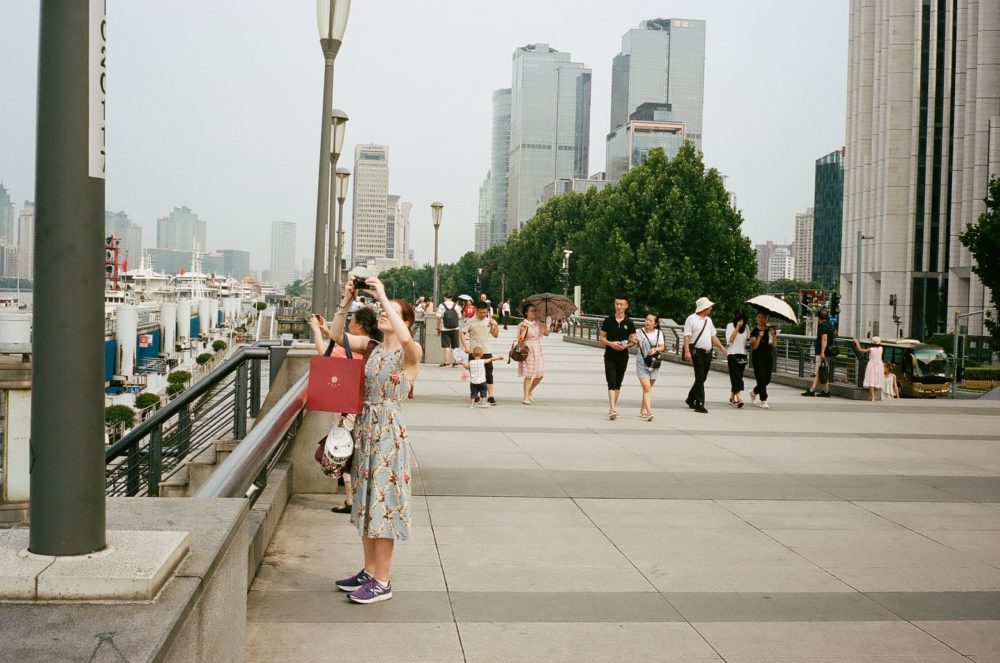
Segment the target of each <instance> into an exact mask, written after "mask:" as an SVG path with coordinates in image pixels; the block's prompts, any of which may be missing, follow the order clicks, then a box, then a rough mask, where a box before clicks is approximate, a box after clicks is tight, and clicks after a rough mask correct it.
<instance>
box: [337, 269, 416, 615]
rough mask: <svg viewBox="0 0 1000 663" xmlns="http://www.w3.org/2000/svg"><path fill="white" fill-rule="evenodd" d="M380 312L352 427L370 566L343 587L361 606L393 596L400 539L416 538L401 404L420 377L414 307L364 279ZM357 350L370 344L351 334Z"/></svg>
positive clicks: (357, 502)
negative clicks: (409, 384)
mask: <svg viewBox="0 0 1000 663" xmlns="http://www.w3.org/2000/svg"><path fill="white" fill-rule="evenodd" d="M366 282H367V284H368V286H369V289H370V290H371V291H373V292H374V293H375V301H376V302H378V304H379V305H380V307H381V315H380V316H379V323H378V328H379V331H381V332H382V335H383V342H382V344H381V345H379V346H378V347H377V348H376V349H375V350H374V351H373V352H372V354H371V356H370V357H369V358H368V363H367V364H366V365H365V402H364V407H363V408H362V410H361V413H360V414H358V416H357V418H356V420H355V424H354V434H355V439H354V461H353V465H354V479H355V481H354V500H353V502H354V504H353V509H352V511H351V522H352V523H353V524H355V525H357V527H358V533H359V534H360V535H361V545H362V547H363V548H364V558H365V564H364V567H363V568H362V569H361V570H360V571H358V572H357V573H356V574H354V575H353V576H351V577H349V578H344V579H343V580H338V581H337V582H336V585H337V587H338V588H339V589H341V590H343V591H345V592H350V594H348V598H349V599H350V600H352V601H354V602H355V603H375V602H376V601H385V600H386V599H390V598H392V586H391V584H390V582H389V571H390V569H391V567H392V553H393V548H394V545H395V543H396V539H400V540H402V541H405V540H407V539H409V538H410V521H411V517H412V511H411V507H410V499H411V497H410V496H411V485H410V480H411V476H410V449H409V446H408V445H407V443H406V424H405V423H404V421H403V416H402V412H401V411H400V399H401V398H402V397H403V395H404V394H406V390H407V382H409V381H412V380H413V379H414V378H416V376H417V369H418V367H419V366H420V356H421V352H422V351H421V349H420V344H419V343H417V342H416V341H414V340H413V336H412V335H411V334H410V328H411V327H412V325H413V320H414V314H413V307H412V306H411V305H410V304H409V303H408V302H405V301H402V300H399V299H393V300H390V299H389V298H388V297H387V296H386V294H385V287H384V286H383V285H382V282H381V281H379V280H378V279H377V278H369V279H366ZM354 295H355V292H354V287H353V285H352V284H351V282H350V280H349V281H348V283H347V285H346V286H345V288H344V298H343V299H342V300H341V302H340V305H339V306H338V307H337V314H336V316H335V317H334V319H333V329H332V330H331V332H330V334H331V336H333V337H334V338H339V337H340V335H341V334H342V333H343V329H344V318H345V317H346V313H345V312H346V311H347V309H348V308H349V307H350V305H351V302H352V301H353V299H354ZM348 339H349V340H350V343H351V349H352V350H354V351H355V352H364V351H365V348H366V347H367V345H368V341H369V339H368V338H367V337H364V336H350V335H349V336H348Z"/></svg>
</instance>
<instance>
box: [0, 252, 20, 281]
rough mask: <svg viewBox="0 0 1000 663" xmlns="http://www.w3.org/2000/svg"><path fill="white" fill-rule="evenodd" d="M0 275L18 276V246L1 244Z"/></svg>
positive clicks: (7, 276) (10, 277) (6, 276)
mask: <svg viewBox="0 0 1000 663" xmlns="http://www.w3.org/2000/svg"><path fill="white" fill-rule="evenodd" d="M0 276H2V277H4V278H8V279H13V278H17V247H16V246H6V245H3V244H0Z"/></svg>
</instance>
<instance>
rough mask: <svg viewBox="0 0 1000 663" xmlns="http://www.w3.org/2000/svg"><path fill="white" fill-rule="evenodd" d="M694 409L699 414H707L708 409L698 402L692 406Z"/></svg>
mask: <svg viewBox="0 0 1000 663" xmlns="http://www.w3.org/2000/svg"><path fill="white" fill-rule="evenodd" d="M694 411H695V412H698V413H700V414H708V410H706V409H705V406H704V405H702V404H701V403H698V404H696V405H695V406H694Z"/></svg>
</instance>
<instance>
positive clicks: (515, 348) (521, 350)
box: [507, 336, 528, 364]
mask: <svg viewBox="0 0 1000 663" xmlns="http://www.w3.org/2000/svg"><path fill="white" fill-rule="evenodd" d="M527 358H528V346H527V345H526V344H525V343H524V340H523V339H522V338H521V336H518V337H517V339H516V340H515V341H514V342H513V343H511V344H510V352H508V353H507V363H508V364H509V363H510V360H511V359H513V360H514V361H516V362H518V363H520V362H522V361H524V360H525V359H527Z"/></svg>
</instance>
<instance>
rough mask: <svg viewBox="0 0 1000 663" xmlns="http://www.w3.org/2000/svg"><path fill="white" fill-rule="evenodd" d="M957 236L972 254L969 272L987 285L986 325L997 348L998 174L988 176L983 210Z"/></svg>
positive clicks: (999, 345) (999, 342) (999, 293)
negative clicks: (987, 310) (988, 296)
mask: <svg viewBox="0 0 1000 663" xmlns="http://www.w3.org/2000/svg"><path fill="white" fill-rule="evenodd" d="M959 240H960V241H961V242H962V245H963V246H964V247H965V248H967V249H969V253H971V254H972V257H973V259H974V262H973V265H972V271H973V273H974V274H975V275H976V276H978V277H979V280H980V281H981V282H982V284H983V285H984V286H986V287H987V288H989V289H990V304H991V305H992V307H993V310H992V311H990V312H989V313H990V315H988V317H987V318H986V321H985V322H986V329H987V330H988V331H989V332H990V346H991V347H992V348H993V349H994V350H996V351H998V352H1000V322H998V320H1000V178H993V179H992V180H990V183H989V187H988V189H987V194H986V210H985V211H984V212H983V213H982V214H980V215H979V220H978V221H977V222H976V223H974V224H969V225H968V226H966V228H965V230H963V231H962V234H961V235H959Z"/></svg>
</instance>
